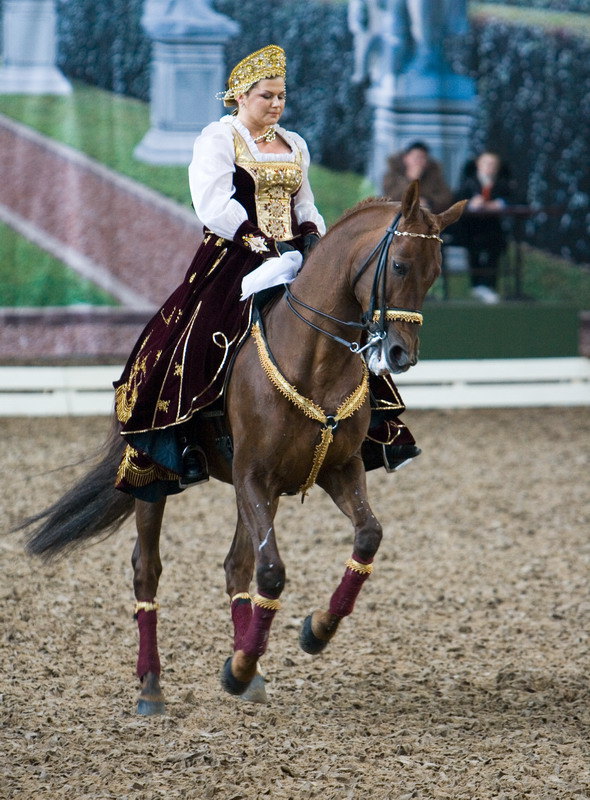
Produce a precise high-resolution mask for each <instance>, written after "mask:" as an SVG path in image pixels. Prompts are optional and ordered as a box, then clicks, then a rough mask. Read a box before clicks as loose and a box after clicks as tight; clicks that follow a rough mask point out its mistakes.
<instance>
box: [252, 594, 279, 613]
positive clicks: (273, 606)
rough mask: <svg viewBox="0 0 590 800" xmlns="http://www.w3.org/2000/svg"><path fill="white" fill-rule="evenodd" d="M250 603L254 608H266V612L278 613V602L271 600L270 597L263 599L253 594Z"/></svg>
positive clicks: (259, 595)
mask: <svg viewBox="0 0 590 800" xmlns="http://www.w3.org/2000/svg"><path fill="white" fill-rule="evenodd" d="M252 602H253V603H254V605H255V606H260V608H266V609H267V610H268V611H279V610H280V608H281V601H280V600H272V599H271V598H270V597H263V596H262V595H261V594H255V595H254V597H253V598H252Z"/></svg>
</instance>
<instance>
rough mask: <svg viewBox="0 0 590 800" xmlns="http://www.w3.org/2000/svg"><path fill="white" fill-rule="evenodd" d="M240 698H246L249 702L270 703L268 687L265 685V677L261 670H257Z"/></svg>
mask: <svg viewBox="0 0 590 800" xmlns="http://www.w3.org/2000/svg"><path fill="white" fill-rule="evenodd" d="M240 699H241V700H245V701H246V702H248V703H268V697H267V696H266V688H265V686H264V678H263V677H262V675H261V674H260V672H257V673H256V675H255V676H254V677H253V678H252V680H251V681H250V683H249V684H248V688H247V689H246V691H245V692H244V693H243V694H242V695H241V698H240Z"/></svg>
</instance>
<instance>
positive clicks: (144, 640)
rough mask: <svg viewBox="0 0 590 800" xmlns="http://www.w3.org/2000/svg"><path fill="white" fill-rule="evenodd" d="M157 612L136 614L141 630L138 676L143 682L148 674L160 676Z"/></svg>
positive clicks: (141, 610)
mask: <svg viewBox="0 0 590 800" xmlns="http://www.w3.org/2000/svg"><path fill="white" fill-rule="evenodd" d="M157 613H158V612H157V611H144V610H143V609H140V610H139V611H138V612H137V614H136V619H137V627H138V628H139V655H138V657H137V676H138V677H139V679H140V680H141V679H142V678H143V676H144V675H145V674H146V673H148V672H153V673H154V675H159V674H160V656H159V655H158V637H157V634H156V627H157V624H158V617H157Z"/></svg>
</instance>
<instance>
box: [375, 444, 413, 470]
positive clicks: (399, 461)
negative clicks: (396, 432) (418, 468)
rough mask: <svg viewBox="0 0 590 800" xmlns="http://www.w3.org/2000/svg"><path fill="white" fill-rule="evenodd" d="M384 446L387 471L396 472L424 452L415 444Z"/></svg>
mask: <svg viewBox="0 0 590 800" xmlns="http://www.w3.org/2000/svg"><path fill="white" fill-rule="evenodd" d="M382 447H383V466H384V467H385V469H386V471H387V472H396V471H397V470H398V469H401V468H402V467H404V466H405V465H406V464H409V463H410V461H411V460H412V459H413V458H416V456H419V455H420V453H421V452H422V450H420V448H419V447H416V445H415V444H397V445H396V444H384V445H382Z"/></svg>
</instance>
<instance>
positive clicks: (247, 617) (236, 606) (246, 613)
mask: <svg viewBox="0 0 590 800" xmlns="http://www.w3.org/2000/svg"><path fill="white" fill-rule="evenodd" d="M231 618H232V621H233V623H234V650H242V649H243V648H242V645H243V642H244V637H245V636H246V633H247V632H248V628H249V627H250V621H251V620H252V602H251V601H250V600H247V599H246V598H245V597H240V598H238V599H237V600H234V601H233V603H232V604H231Z"/></svg>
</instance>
